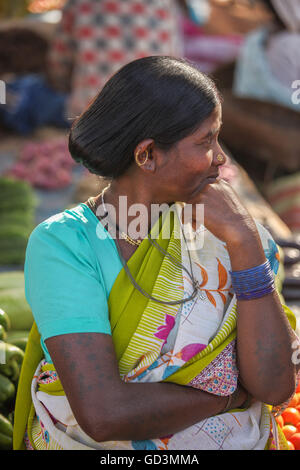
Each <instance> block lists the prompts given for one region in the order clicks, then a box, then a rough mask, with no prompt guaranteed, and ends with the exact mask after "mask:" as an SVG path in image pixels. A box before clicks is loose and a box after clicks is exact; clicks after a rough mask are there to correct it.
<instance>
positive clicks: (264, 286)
mask: <svg viewBox="0 0 300 470" xmlns="http://www.w3.org/2000/svg"><path fill="white" fill-rule="evenodd" d="M229 272H230V275H231V281H232V288H233V291H234V293H235V294H236V298H237V300H252V299H258V298H260V297H263V296H265V295H267V294H270V293H271V292H273V291H274V290H275V283H274V278H273V272H272V269H271V265H270V262H269V261H268V260H266V262H265V263H263V264H261V265H259V266H255V267H254V268H250V269H245V270H243V271H229Z"/></svg>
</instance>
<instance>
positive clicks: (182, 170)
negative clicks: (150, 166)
mask: <svg viewBox="0 0 300 470" xmlns="http://www.w3.org/2000/svg"><path fill="white" fill-rule="evenodd" d="M221 124H222V108H221V105H218V106H217V107H216V108H215V110H214V111H213V112H212V114H211V115H210V116H209V117H208V118H207V119H206V120H205V121H204V122H203V123H202V124H201V125H200V127H199V128H198V129H197V130H196V131H195V132H194V133H193V134H190V135H189V136H187V137H185V138H184V139H182V140H180V141H179V142H177V143H176V144H175V145H174V146H173V147H172V149H171V150H169V151H168V152H166V159H165V163H164V164H163V165H162V166H161V167H160V169H159V171H158V175H157V176H159V185H160V189H161V191H162V192H165V194H166V195H168V196H167V197H168V199H169V198H171V199H170V201H183V202H187V201H189V200H191V199H193V198H195V197H196V196H197V194H198V193H200V192H201V191H202V190H203V188H204V187H205V186H206V185H207V184H211V183H213V182H215V181H216V178H217V177H218V175H219V167H220V166H221V165H223V164H224V163H225V161H226V155H225V153H224V152H223V150H222V148H221V147H220V145H219V142H218V136H219V132H220V129H221ZM220 154H221V155H222V156H223V157H224V158H223V162H220V161H218V159H217V156H218V155H220Z"/></svg>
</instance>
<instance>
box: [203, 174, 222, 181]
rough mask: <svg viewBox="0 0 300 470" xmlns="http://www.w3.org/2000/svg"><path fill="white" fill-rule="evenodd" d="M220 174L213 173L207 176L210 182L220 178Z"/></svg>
mask: <svg viewBox="0 0 300 470" xmlns="http://www.w3.org/2000/svg"><path fill="white" fill-rule="evenodd" d="M219 177H220V175H211V176H208V177H207V178H206V180H207V181H208V182H209V183H214V182H215V181H217V180H218V179H219Z"/></svg>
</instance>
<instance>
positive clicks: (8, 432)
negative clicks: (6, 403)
mask: <svg viewBox="0 0 300 470" xmlns="http://www.w3.org/2000/svg"><path fill="white" fill-rule="evenodd" d="M12 440H13V426H12V423H11V422H10V421H9V419H7V418H6V417H5V416H3V415H2V414H0V450H10V449H11V448H12Z"/></svg>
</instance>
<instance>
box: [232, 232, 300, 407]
mask: <svg viewBox="0 0 300 470" xmlns="http://www.w3.org/2000/svg"><path fill="white" fill-rule="evenodd" d="M227 248H228V252H229V256H230V260H231V266H232V269H233V270H234V271H239V270H243V269H247V268H249V267H252V266H256V265H259V264H262V263H264V262H265V261H266V257H265V254H264V251H263V248H262V245H261V242H260V239H259V236H258V234H257V233H255V232H254V233H253V234H249V235H247V236H246V234H243V236H241V239H240V241H238V239H235V240H234V241H228V242H227ZM237 312H238V316H237V356H238V367H239V372H240V376H241V379H242V382H243V384H244V386H245V387H246V389H247V390H248V391H249V392H250V393H251V394H252V395H253V396H254V397H255V398H257V399H258V400H261V401H263V402H265V403H268V404H273V405H278V404H280V403H283V402H284V401H286V400H287V399H288V398H290V397H291V395H292V394H293V393H294V391H295V378H296V366H295V365H294V364H293V362H292V355H293V349H292V344H293V341H294V340H295V334H294V332H293V330H292V328H291V327H290V324H289V321H288V319H287V317H286V315H285V313H284V311H283V308H282V306H281V302H280V299H279V296H278V294H277V293H276V292H273V293H271V294H268V295H266V296H264V297H261V298H259V299H255V300H246V301H245V300H240V301H239V300H238V301H237Z"/></svg>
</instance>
